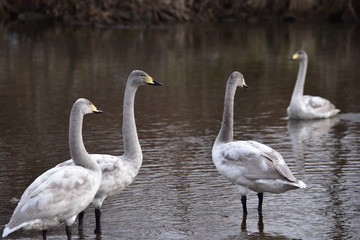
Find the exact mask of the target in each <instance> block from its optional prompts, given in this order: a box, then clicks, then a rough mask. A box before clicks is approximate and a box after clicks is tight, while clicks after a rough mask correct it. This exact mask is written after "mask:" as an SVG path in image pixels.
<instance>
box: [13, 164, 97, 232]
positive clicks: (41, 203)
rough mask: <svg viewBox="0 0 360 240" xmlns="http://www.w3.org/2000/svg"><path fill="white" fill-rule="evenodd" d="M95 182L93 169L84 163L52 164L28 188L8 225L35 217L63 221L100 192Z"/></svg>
mask: <svg viewBox="0 0 360 240" xmlns="http://www.w3.org/2000/svg"><path fill="white" fill-rule="evenodd" d="M94 184H95V182H94V181H93V180H92V176H91V174H90V172H89V170H87V169H84V168H82V167H78V166H71V167H59V168H52V169H50V170H48V171H46V172H45V173H43V174H42V175H40V176H39V177H38V178H37V179H36V180H35V181H34V182H33V183H32V184H31V185H30V186H29V187H28V188H27V189H26V190H25V192H24V194H23V195H22V197H21V199H20V201H19V203H18V205H17V207H16V209H15V211H14V213H13V216H12V217H11V219H10V222H9V224H8V227H9V228H14V227H16V226H18V225H21V224H23V223H26V222H29V224H31V222H32V221H38V222H39V221H40V222H41V221H45V222H46V221H54V222H58V223H61V222H63V221H65V220H66V219H68V218H71V217H73V216H74V215H76V214H78V213H79V212H80V211H82V210H83V209H85V208H86V206H87V205H88V204H89V203H90V201H91V200H92V198H93V196H94V195H95V193H96V191H94V189H95V190H96V188H95V187H94ZM87 196H88V197H87ZM44 224H46V223H44Z"/></svg>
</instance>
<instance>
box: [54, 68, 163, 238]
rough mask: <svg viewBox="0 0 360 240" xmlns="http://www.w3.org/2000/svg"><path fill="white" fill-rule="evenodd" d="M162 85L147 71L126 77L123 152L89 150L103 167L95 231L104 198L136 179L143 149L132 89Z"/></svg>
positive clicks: (137, 71)
mask: <svg viewBox="0 0 360 240" xmlns="http://www.w3.org/2000/svg"><path fill="white" fill-rule="evenodd" d="M145 84H148V85H153V86H161V85H162V84H161V83H159V82H156V81H154V80H153V79H152V77H150V76H149V75H148V74H147V73H145V72H143V71H140V70H134V71H133V72H132V73H131V74H130V75H129V77H128V80H127V83H126V88H125V94H124V102H123V125H122V131H123V140H124V154H123V155H122V156H112V155H107V154H91V157H92V158H94V159H95V160H96V161H97V163H98V164H99V165H100V168H101V170H102V181H101V185H100V188H99V191H98V192H97V193H96V195H95V197H94V199H93V201H92V205H93V206H94V207H95V222H96V227H95V231H94V233H96V234H100V233H101V222H100V217H101V211H100V209H101V206H102V204H103V202H104V200H105V199H106V198H108V197H112V196H114V195H116V194H118V193H119V192H121V191H122V190H123V189H125V188H126V187H127V186H129V185H130V184H131V183H132V182H133V181H134V179H135V177H136V175H137V174H138V172H139V169H140V167H141V164H142V159H143V155H142V151H141V146H140V143H139V139H138V135H137V131H136V124H135V115H134V101H135V93H136V90H137V88H138V87H139V86H141V85H145ZM72 164H73V161H72V160H71V159H70V160H68V161H66V162H63V163H61V164H59V165H58V167H61V166H65V165H72ZM83 216H84V213H83V212H82V213H81V214H80V215H79V229H80V230H81V229H82V225H83Z"/></svg>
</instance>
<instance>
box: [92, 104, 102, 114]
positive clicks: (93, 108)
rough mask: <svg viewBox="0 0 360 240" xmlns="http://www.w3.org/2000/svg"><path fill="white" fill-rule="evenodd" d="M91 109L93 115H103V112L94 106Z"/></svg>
mask: <svg viewBox="0 0 360 240" xmlns="http://www.w3.org/2000/svg"><path fill="white" fill-rule="evenodd" d="M91 109H92V111H93V113H103V111H102V110H100V109H97V108H96V107H95V105H94V104H91Z"/></svg>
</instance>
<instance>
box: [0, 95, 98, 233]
mask: <svg viewBox="0 0 360 240" xmlns="http://www.w3.org/2000/svg"><path fill="white" fill-rule="evenodd" d="M101 112H102V111H101V110H98V109H97V108H96V107H95V106H94V105H93V104H92V103H91V102H90V101H89V100H87V99H84V98H80V99H78V100H77V101H76V102H75V103H74V105H73V107H72V109H71V114H70V126H69V146H70V154H71V157H72V158H73V159H74V163H75V165H71V166H64V167H54V168H51V169H49V170H48V171H46V172H44V173H43V174H42V175H40V176H39V177H37V178H36V179H35V181H34V182H33V183H31V184H30V186H29V187H28V188H27V189H26V190H25V192H24V193H23V195H22V196H21V199H20V201H19V203H18V205H17V207H16V209H15V211H14V213H13V215H12V217H11V219H10V221H9V223H8V224H7V225H6V227H5V229H4V231H3V235H2V237H6V236H8V235H9V234H10V233H12V232H14V231H16V230H18V229H21V228H23V229H25V230H30V229H34V230H42V233H43V238H44V239H46V232H47V229H50V228H53V227H56V226H58V225H60V224H62V223H65V225H66V235H67V237H68V239H71V229H70V226H71V225H72V224H73V223H74V221H75V218H76V216H77V215H78V214H79V213H80V212H81V211H83V210H84V209H85V208H86V207H87V206H88V205H89V204H90V203H91V201H92V200H93V198H94V196H95V194H96V192H97V191H98V189H99V187H100V183H101V169H100V167H99V166H98V164H97V163H96V162H95V160H94V159H93V158H92V157H90V155H89V154H88V153H87V151H86V149H85V146H84V143H83V139H82V133H81V132H82V124H83V117H84V115H85V114H88V113H101Z"/></svg>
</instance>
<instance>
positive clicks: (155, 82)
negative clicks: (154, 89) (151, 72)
mask: <svg viewBox="0 0 360 240" xmlns="http://www.w3.org/2000/svg"><path fill="white" fill-rule="evenodd" d="M146 83H147V84H149V85H154V86H162V85H163V84H162V83H159V82H157V81H155V80H154V79H153V78H152V77H150V76H146Z"/></svg>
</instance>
